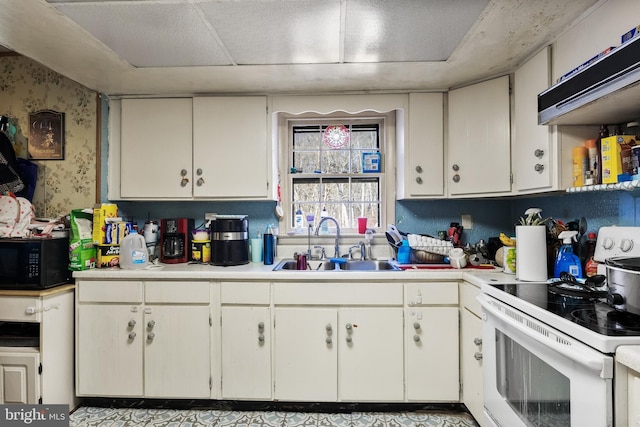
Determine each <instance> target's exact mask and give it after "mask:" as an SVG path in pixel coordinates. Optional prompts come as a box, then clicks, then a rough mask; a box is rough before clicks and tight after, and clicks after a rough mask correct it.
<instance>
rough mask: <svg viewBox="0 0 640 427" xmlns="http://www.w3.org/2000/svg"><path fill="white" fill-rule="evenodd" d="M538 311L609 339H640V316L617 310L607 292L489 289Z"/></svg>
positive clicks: (566, 288)
mask: <svg viewBox="0 0 640 427" xmlns="http://www.w3.org/2000/svg"><path fill="white" fill-rule="evenodd" d="M490 286H492V287H494V288H496V289H499V290H501V291H503V292H506V293H507V294H509V295H512V296H514V297H517V298H519V299H522V300H524V301H527V302H528V303H530V304H533V305H535V306H537V307H539V308H542V309H544V310H546V311H548V312H551V313H553V314H555V315H557V316H560V317H562V318H564V319H567V320H569V321H571V322H573V323H576V324H578V325H581V326H583V327H585V328H588V329H590V330H592V331H594V332H597V333H599V334H602V335H608V336H630V337H632V336H640V316H638V315H635V314H631V313H625V312H621V311H618V310H615V309H614V308H612V307H611V306H609V305H608V304H607V303H606V292H588V291H584V290H580V289H577V287H575V286H572V285H567V286H564V285H552V284H546V283H527V284H508V285H494V284H492V285H490Z"/></svg>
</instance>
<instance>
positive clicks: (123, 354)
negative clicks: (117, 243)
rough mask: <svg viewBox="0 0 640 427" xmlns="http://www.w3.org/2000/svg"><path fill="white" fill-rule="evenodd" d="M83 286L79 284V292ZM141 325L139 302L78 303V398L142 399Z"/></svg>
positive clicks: (142, 332) (142, 337)
mask: <svg viewBox="0 0 640 427" xmlns="http://www.w3.org/2000/svg"><path fill="white" fill-rule="evenodd" d="M82 285H83V284H82V283H81V284H79V285H78V287H79V290H80V291H82ZM107 286H108V285H107ZM142 322H143V317H142V305H141V304H139V303H138V304H136V303H131V304H99V303H96V304H94V303H86V304H84V303H81V304H78V306H77V321H76V334H77V348H78V351H77V354H76V381H77V386H76V390H77V392H78V395H79V396H132V397H133V396H142V394H143V383H142V350H143V343H144V335H143V334H144V331H143V330H142V329H143V328H142Z"/></svg>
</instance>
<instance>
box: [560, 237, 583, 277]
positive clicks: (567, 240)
mask: <svg viewBox="0 0 640 427" xmlns="http://www.w3.org/2000/svg"><path fill="white" fill-rule="evenodd" d="M577 235H578V232H577V231H563V232H562V233H560V234H559V235H558V238H559V239H562V246H560V249H559V250H558V256H557V257H556V262H555V264H554V266H553V277H560V273H562V272H567V273H569V274H571V275H572V276H574V277H576V278H582V265H581V264H580V258H578V256H577V255H576V254H574V253H573V246H572V243H573V242H574V241H577V238H576V236H577Z"/></svg>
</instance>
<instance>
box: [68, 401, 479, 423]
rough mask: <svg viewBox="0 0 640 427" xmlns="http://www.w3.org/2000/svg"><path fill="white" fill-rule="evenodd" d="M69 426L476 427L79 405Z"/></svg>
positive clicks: (459, 416) (402, 418) (416, 416)
mask: <svg viewBox="0 0 640 427" xmlns="http://www.w3.org/2000/svg"><path fill="white" fill-rule="evenodd" d="M70 426H71V427H134V426H135V427H138V426H145V427H204V426H215V427H478V424H476V422H475V420H474V419H473V417H472V416H471V415H469V414H468V413H466V412H457V411H451V412H438V411H428V412H409V411H408V412H361V411H353V412H338V413H332V412H302V411H301V412H297V411H270V410H264V411H253V410H220V409H206V408H205V409H202V408H200V409H182V410H178V409H154V408H111V407H105V408H103V407H93V406H82V407H80V408H78V409H77V410H76V411H75V412H74V413H72V414H71V416H70Z"/></svg>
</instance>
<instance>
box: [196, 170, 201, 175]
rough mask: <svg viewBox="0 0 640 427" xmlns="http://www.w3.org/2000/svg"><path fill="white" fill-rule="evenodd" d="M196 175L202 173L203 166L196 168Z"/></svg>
mask: <svg viewBox="0 0 640 427" xmlns="http://www.w3.org/2000/svg"><path fill="white" fill-rule="evenodd" d="M196 175H198V176H200V175H202V168H198V169H196Z"/></svg>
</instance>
